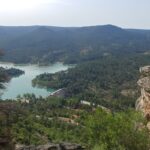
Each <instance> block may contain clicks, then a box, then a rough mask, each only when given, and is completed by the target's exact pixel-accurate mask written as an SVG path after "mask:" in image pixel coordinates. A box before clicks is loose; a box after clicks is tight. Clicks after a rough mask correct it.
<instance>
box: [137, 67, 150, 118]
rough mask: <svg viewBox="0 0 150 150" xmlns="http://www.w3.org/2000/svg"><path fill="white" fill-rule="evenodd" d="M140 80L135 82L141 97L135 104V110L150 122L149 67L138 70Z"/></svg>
mask: <svg viewBox="0 0 150 150" xmlns="http://www.w3.org/2000/svg"><path fill="white" fill-rule="evenodd" d="M140 73H141V78H140V79H139V81H138V82H137V83H138V85H139V87H140V88H141V96H140V97H139V98H138V100H137V102H136V110H139V111H141V112H143V115H144V116H145V117H146V118H147V120H148V121H150V66H145V67H141V68H140Z"/></svg>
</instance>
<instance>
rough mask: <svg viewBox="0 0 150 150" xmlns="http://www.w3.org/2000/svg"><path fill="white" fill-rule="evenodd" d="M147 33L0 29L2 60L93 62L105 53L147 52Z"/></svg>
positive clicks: (99, 29)
mask: <svg viewBox="0 0 150 150" xmlns="http://www.w3.org/2000/svg"><path fill="white" fill-rule="evenodd" d="M149 35H150V32H149V31H145V30H144V31H143V30H126V29H122V28H119V27H116V26H113V25H104V26H91V27H76V28H73V27H72V28H69V27H68V28H64V27H49V26H28V27H3V26H1V27H0V48H2V49H4V51H5V56H4V58H3V60H5V61H12V62H16V63H20V62H39V61H40V62H53V61H64V62H68V63H77V62H79V61H86V60H93V59H96V58H99V57H101V56H102V55H103V54H106V53H118V52H119V53H125V52H137V51H144V50H149V49H150V37H149Z"/></svg>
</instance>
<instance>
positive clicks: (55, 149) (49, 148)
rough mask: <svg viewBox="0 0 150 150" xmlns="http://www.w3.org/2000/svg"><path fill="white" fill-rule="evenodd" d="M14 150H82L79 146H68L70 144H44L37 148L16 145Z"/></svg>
mask: <svg viewBox="0 0 150 150" xmlns="http://www.w3.org/2000/svg"><path fill="white" fill-rule="evenodd" d="M15 150H84V148H83V147H82V146H81V145H78V144H70V143H61V144H53V143H50V144H46V145H39V146H33V145H31V146H25V145H16V149H15Z"/></svg>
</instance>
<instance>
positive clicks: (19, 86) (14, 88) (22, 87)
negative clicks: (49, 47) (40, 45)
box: [0, 62, 71, 100]
mask: <svg viewBox="0 0 150 150" xmlns="http://www.w3.org/2000/svg"><path fill="white" fill-rule="evenodd" d="M0 66H1V67H4V68H12V67H13V68H17V69H20V70H23V71H25V74H23V75H21V76H19V77H15V78H12V79H11V80H10V81H9V82H8V83H6V84H5V89H4V90H0V94H1V99H3V100H6V99H15V98H16V97H17V96H18V95H23V94H26V93H33V94H35V95H36V96H37V97H38V96H42V97H46V96H48V95H50V94H51V93H52V92H54V90H53V89H46V88H40V87H33V86H32V80H33V79H34V78H35V77H36V76H37V75H39V74H42V73H56V72H59V71H64V70H67V69H68V68H69V67H71V66H69V65H64V64H62V63H54V64H52V65H49V66H39V65H32V64H26V65H15V64H12V63H2V62H0Z"/></svg>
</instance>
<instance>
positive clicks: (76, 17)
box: [0, 0, 150, 29]
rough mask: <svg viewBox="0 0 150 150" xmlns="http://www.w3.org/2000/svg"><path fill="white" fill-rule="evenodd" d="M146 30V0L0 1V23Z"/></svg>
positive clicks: (149, 18) (149, 13)
mask: <svg viewBox="0 0 150 150" xmlns="http://www.w3.org/2000/svg"><path fill="white" fill-rule="evenodd" d="M103 24H114V25H118V26H121V27H126V28H147V29H150V0H0V25H52V26H89V25H103Z"/></svg>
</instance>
